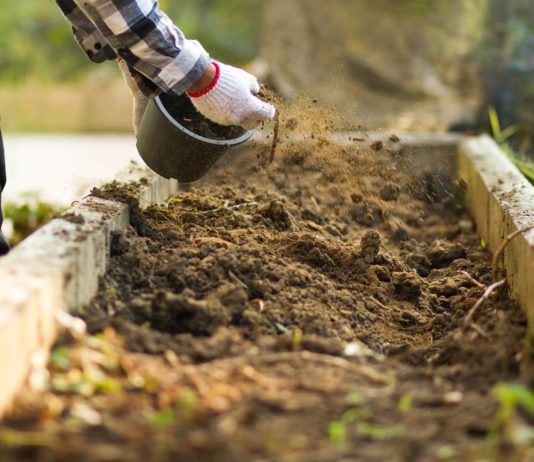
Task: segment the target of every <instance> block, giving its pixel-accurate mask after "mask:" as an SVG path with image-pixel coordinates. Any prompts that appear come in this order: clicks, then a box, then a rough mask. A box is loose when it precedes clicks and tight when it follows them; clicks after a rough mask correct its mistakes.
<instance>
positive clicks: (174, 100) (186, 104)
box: [160, 94, 246, 140]
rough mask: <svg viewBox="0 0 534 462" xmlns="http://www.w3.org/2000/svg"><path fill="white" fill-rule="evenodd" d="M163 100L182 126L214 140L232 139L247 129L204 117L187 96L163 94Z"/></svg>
mask: <svg viewBox="0 0 534 462" xmlns="http://www.w3.org/2000/svg"><path fill="white" fill-rule="evenodd" d="M160 98H161V102H162V103H163V106H164V107H165V109H166V110H167V111H168V112H169V114H170V115H171V116H172V117H173V118H174V119H175V120H176V121H178V122H179V123H180V124H181V125H182V126H184V127H185V128H187V129H188V130H190V131H192V132H193V133H195V134H196V135H200V136H203V137H205V138H209V139H212V140H232V139H236V138H239V137H240V136H242V135H244V134H245V132H246V130H245V129H244V128H242V127H237V126H234V125H230V126H226V125H219V124H217V123H215V122H212V121H211V120H209V119H206V118H205V117H203V116H202V115H201V114H200V113H199V112H198V111H197V110H196V109H195V107H194V106H193V104H192V103H191V101H190V99H189V98H188V97H187V96H185V95H182V96H170V95H165V94H162V95H161V96H160Z"/></svg>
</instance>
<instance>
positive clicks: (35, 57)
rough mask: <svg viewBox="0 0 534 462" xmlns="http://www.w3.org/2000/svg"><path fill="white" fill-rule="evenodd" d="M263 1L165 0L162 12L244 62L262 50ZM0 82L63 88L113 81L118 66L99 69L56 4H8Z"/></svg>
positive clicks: (4, 4) (0, 41)
mask: <svg viewBox="0 0 534 462" xmlns="http://www.w3.org/2000/svg"><path fill="white" fill-rule="evenodd" d="M260 2H261V0H162V1H161V2H160V5H161V7H162V9H163V10H164V11H165V12H166V13H167V14H168V15H169V16H170V17H171V18H172V19H173V20H174V21H175V22H176V24H178V25H179V26H180V28H182V30H183V31H184V32H185V33H186V35H187V36H188V37H191V38H196V39H198V40H199V41H201V42H202V43H203V44H204V46H205V48H206V49H208V50H209V51H210V53H211V54H212V55H213V56H216V57H218V58H219V59H221V60H223V61H228V62H233V63H236V64H238V63H243V62H246V61H248V60H250V59H252V58H253V57H254V56H255V54H256V52H257V46H258V34H257V31H258V25H259V4H260ZM1 8H2V13H1V14H0V30H1V31H2V32H1V33H0V50H2V51H1V53H0V82H2V83H22V82H25V81H28V80H33V81H40V82H44V83H48V84H57V83H58V82H66V81H72V80H77V79H82V78H84V77H85V76H86V75H87V74H88V73H91V74H92V73H97V74H98V75H99V76H100V77H101V78H113V77H115V76H116V75H118V74H117V71H116V66H113V65H112V66H104V68H102V66H94V65H92V63H91V62H90V61H89V60H88V59H87V58H86V57H85V55H84V54H83V53H81V52H80V49H79V48H78V46H77V45H76V44H75V42H74V41H73V39H72V34H71V32H70V28H69V27H68V25H67V23H66V21H65V19H64V18H63V16H62V15H61V14H60V11H59V9H58V7H57V6H56V4H55V2H54V0H22V1H13V0H2V1H1Z"/></svg>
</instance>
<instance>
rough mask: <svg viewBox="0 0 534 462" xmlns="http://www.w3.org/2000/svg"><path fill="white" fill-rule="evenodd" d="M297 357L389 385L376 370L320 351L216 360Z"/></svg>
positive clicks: (384, 376) (260, 359)
mask: <svg viewBox="0 0 534 462" xmlns="http://www.w3.org/2000/svg"><path fill="white" fill-rule="evenodd" d="M295 359H298V360H300V361H312V362H316V363H321V364H325V365H328V366H332V367H337V368H339V369H343V370H344V371H347V372H350V373H352V374H355V375H358V376H360V377H362V378H364V379H367V380H369V381H370V382H373V383H376V384H379V385H391V382H392V381H391V378H390V377H388V376H387V375H385V374H382V373H381V372H378V371H377V370H375V369H373V368H371V367H369V366H364V365H361V364H354V363H351V362H350V361H347V360H346V359H343V358H338V357H335V356H328V355H323V354H320V353H312V352H310V351H291V352H282V353H269V354H265V355H258V356H239V357H236V358H229V359H221V360H220V361H216V362H217V363H241V362H245V363H258V362H261V363H266V362H267V363H271V362H279V361H292V360H295Z"/></svg>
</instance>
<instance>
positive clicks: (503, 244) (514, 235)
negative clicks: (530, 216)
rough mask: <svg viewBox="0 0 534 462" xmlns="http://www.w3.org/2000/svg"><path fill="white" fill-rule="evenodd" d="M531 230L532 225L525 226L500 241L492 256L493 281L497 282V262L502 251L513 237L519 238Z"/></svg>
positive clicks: (501, 255) (533, 227) (502, 253)
mask: <svg viewBox="0 0 534 462" xmlns="http://www.w3.org/2000/svg"><path fill="white" fill-rule="evenodd" d="M531 229H534V225H528V226H525V227H524V228H521V229H518V230H517V231H514V232H513V233H512V234H509V235H508V236H506V237H505V238H504V241H502V243H501V245H500V246H499V248H498V249H497V250H496V252H495V255H494V256H493V265H492V271H491V276H492V279H493V281H496V280H497V271H498V269H499V261H500V259H501V257H503V255H504V250H505V249H506V247H507V246H508V244H510V242H512V240H513V239H514V238H515V237H517V236H519V235H520V234H523V233H526V232H527V231H530V230H531Z"/></svg>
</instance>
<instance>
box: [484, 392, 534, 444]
mask: <svg viewBox="0 0 534 462" xmlns="http://www.w3.org/2000/svg"><path fill="white" fill-rule="evenodd" d="M494 393H495V395H496V397H497V399H498V401H499V409H498V411H497V413H496V415H495V418H494V420H493V424H492V426H491V428H490V431H489V433H488V443H489V445H490V446H494V445H495V444H496V443H498V442H500V441H502V442H506V443H509V444H513V445H517V446H525V445H532V444H534V427H532V426H529V425H528V424H526V423H525V422H523V421H522V419H521V418H520V416H519V410H523V411H524V412H526V413H527V414H528V415H529V416H531V417H534V391H533V390H530V389H529V388H527V387H525V386H523V385H521V384H518V383H501V384H499V385H497V386H496V387H495V389H494Z"/></svg>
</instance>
